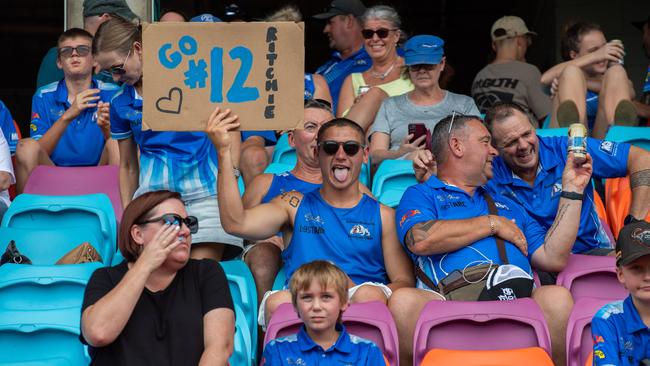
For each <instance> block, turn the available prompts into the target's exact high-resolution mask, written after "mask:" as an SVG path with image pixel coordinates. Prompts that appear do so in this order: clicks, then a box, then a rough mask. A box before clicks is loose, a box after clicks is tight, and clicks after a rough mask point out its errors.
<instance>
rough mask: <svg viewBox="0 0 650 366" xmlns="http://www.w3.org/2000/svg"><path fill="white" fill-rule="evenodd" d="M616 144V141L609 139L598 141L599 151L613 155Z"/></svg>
mask: <svg viewBox="0 0 650 366" xmlns="http://www.w3.org/2000/svg"><path fill="white" fill-rule="evenodd" d="M617 146H618V144H617V143H615V142H611V141H602V142H601V143H600V147H599V148H598V149H599V150H600V151H602V152H604V153H605V154H607V155H610V156H614V154H616V147H617Z"/></svg>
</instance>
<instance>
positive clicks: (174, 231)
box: [137, 223, 181, 272]
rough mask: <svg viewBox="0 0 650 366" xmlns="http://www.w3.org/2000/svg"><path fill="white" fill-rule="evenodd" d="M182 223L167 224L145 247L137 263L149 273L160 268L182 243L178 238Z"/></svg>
mask: <svg viewBox="0 0 650 366" xmlns="http://www.w3.org/2000/svg"><path fill="white" fill-rule="evenodd" d="M179 225H180V223H165V224H164V225H163V226H162V227H161V228H160V229H159V230H158V232H157V233H156V235H154V237H153V239H152V240H151V241H150V242H149V243H147V244H146V245H144V248H143V249H142V253H140V256H139V257H138V260H137V262H141V263H142V264H143V265H145V266H146V268H147V269H148V270H149V272H153V271H154V270H156V269H157V268H158V267H160V266H161V265H162V264H163V263H164V262H165V260H166V259H167V256H168V255H169V253H171V252H172V251H173V250H174V249H176V247H178V245H179V244H180V243H181V241H180V240H179V239H180V238H179V237H178V230H180V226H179Z"/></svg>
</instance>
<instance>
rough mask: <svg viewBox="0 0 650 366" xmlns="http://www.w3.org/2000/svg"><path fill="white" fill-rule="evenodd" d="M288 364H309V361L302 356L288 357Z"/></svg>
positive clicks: (305, 365) (299, 365) (302, 365)
mask: <svg viewBox="0 0 650 366" xmlns="http://www.w3.org/2000/svg"><path fill="white" fill-rule="evenodd" d="M287 365H297V366H307V362H305V360H303V359H302V358H296V359H294V358H293V357H287Z"/></svg>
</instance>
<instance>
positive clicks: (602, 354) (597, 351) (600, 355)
mask: <svg viewBox="0 0 650 366" xmlns="http://www.w3.org/2000/svg"><path fill="white" fill-rule="evenodd" d="M594 356H595V357H598V358H599V359H601V360H602V359H603V358H605V354H604V353H603V351H601V350H596V351H594Z"/></svg>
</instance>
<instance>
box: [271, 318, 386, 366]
mask: <svg viewBox="0 0 650 366" xmlns="http://www.w3.org/2000/svg"><path fill="white" fill-rule="evenodd" d="M336 329H337V330H339V331H340V334H339V338H338V339H337V340H336V343H334V345H333V346H332V347H330V348H328V349H323V347H321V346H319V345H318V344H316V343H315V342H314V341H313V340H312V339H311V338H309V335H308V334H307V331H306V330H305V326H304V325H303V326H302V327H301V328H300V331H298V333H297V334H292V335H289V336H286V337H282V338H278V339H274V340H272V341H271V342H269V343H268V344H267V345H266V346H265V347H264V355H263V358H262V363H261V365H264V366H293V365H309V366H311V365H320V366H327V365H332V366H344V365H347V366H352V365H354V366H381V365H385V363H384V356H383V354H382V353H381V350H380V349H379V347H377V345H375V344H374V343H373V342H371V341H369V340H367V339H363V338H361V337H357V336H355V335H351V334H349V333H348V332H347V331H346V330H345V326H344V325H342V324H338V325H337V326H336Z"/></svg>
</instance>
